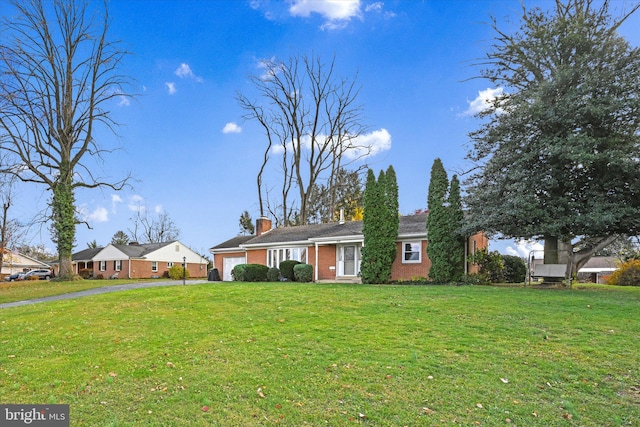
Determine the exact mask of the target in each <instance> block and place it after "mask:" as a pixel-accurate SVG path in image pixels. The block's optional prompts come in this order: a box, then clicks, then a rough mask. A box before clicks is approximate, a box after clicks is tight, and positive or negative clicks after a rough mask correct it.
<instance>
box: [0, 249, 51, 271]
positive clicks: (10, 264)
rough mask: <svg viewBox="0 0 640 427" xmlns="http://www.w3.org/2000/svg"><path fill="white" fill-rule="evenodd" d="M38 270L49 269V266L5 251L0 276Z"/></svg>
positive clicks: (19, 254) (16, 253)
mask: <svg viewBox="0 0 640 427" xmlns="http://www.w3.org/2000/svg"><path fill="white" fill-rule="evenodd" d="M40 268H51V266H50V265H49V264H47V263H45V262H42V261H38V260H37V259H35V258H31V257H29V256H26V255H23V254H21V253H18V252H12V251H10V250H8V249H5V250H4V256H3V257H2V271H0V274H2V275H10V274H14V273H22V272H25V271H29V270H33V269H40Z"/></svg>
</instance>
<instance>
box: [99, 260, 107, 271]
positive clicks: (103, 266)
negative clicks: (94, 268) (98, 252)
mask: <svg viewBox="0 0 640 427" xmlns="http://www.w3.org/2000/svg"><path fill="white" fill-rule="evenodd" d="M98 271H107V261H98Z"/></svg>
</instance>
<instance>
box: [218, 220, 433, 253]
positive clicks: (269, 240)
mask: <svg viewBox="0 0 640 427" xmlns="http://www.w3.org/2000/svg"><path fill="white" fill-rule="evenodd" d="M426 224H427V215H426V214H421V215H409V216H401V217H400V225H399V227H398V235H400V236H402V235H412V234H425V235H426V232H427V230H426ZM330 238H335V239H349V238H362V221H347V222H345V223H343V224H340V223H338V222H332V223H328V224H307V225H297V226H292V227H279V228H275V229H273V230H270V231H268V232H266V233H263V234H261V235H260V236H255V237H254V236H238V237H234V238H233V239H230V240H227V241H226V242H223V243H220V244H219V245H216V246H214V247H213V248H211V249H229V248H238V247H240V245H251V246H254V245H272V244H277V243H292V242H306V241H309V240H315V239H330ZM244 239H246V240H244Z"/></svg>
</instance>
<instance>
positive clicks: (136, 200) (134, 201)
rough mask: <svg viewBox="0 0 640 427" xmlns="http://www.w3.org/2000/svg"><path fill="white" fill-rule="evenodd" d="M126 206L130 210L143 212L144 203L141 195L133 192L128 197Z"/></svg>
mask: <svg viewBox="0 0 640 427" xmlns="http://www.w3.org/2000/svg"><path fill="white" fill-rule="evenodd" d="M127 207H128V208H129V210H130V211H133V212H144V211H145V209H146V208H145V205H144V198H143V197H142V196H138V195H137V194H134V195H133V196H131V197H130V198H129V203H128V204H127Z"/></svg>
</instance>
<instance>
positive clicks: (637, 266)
mask: <svg viewBox="0 0 640 427" xmlns="http://www.w3.org/2000/svg"><path fill="white" fill-rule="evenodd" d="M607 285H614V286H640V260H637V259H634V260H631V261H627V262H625V263H623V264H621V265H620V268H618V269H617V270H616V271H614V272H613V274H611V276H609V279H607Z"/></svg>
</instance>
